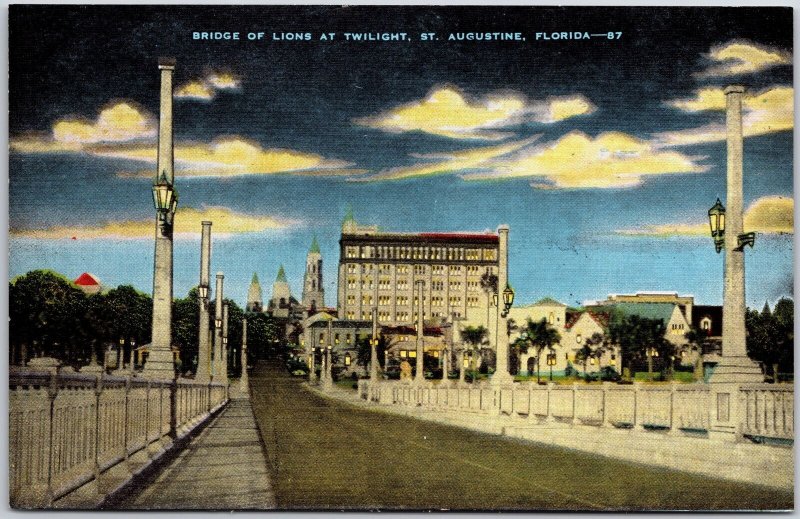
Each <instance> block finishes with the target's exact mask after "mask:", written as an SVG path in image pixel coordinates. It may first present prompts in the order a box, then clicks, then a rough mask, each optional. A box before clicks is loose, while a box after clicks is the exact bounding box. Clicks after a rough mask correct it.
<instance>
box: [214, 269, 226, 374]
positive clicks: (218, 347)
mask: <svg viewBox="0 0 800 519" xmlns="http://www.w3.org/2000/svg"><path fill="white" fill-rule="evenodd" d="M224 282H225V275H224V274H223V273H222V272H217V288H216V291H215V294H214V296H215V301H214V362H213V366H214V372H213V373H212V378H213V380H214V381H215V382H222V381H223V378H222V363H221V362H220V359H222V295H223V288H224Z"/></svg>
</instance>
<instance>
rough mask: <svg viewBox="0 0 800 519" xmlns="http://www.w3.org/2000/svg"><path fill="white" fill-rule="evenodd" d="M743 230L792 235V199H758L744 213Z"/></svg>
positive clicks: (767, 197) (769, 197) (766, 197)
mask: <svg viewBox="0 0 800 519" xmlns="http://www.w3.org/2000/svg"><path fill="white" fill-rule="evenodd" d="M744 230H745V231H757V232H762V233H773V234H779V233H783V234H793V233H794V199H792V198H788V197H783V196H765V197H763V198H759V199H758V200H756V201H755V202H753V204H752V205H751V206H750V207H748V208H747V211H746V212H745V213H744Z"/></svg>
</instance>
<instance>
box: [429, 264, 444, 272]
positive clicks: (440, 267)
mask: <svg viewBox="0 0 800 519" xmlns="http://www.w3.org/2000/svg"><path fill="white" fill-rule="evenodd" d="M431 270H432V271H433V274H444V265H434V266H432V267H431Z"/></svg>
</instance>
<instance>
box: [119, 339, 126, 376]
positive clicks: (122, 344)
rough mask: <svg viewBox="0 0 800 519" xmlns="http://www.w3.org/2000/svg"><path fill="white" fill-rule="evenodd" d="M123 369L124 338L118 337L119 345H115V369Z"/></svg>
mask: <svg viewBox="0 0 800 519" xmlns="http://www.w3.org/2000/svg"><path fill="white" fill-rule="evenodd" d="M123 369H125V338H124V337H120V338H119V346H117V371H122V370H123Z"/></svg>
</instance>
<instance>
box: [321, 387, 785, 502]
mask: <svg viewBox="0 0 800 519" xmlns="http://www.w3.org/2000/svg"><path fill="white" fill-rule="evenodd" d="M312 389H313V390H315V391H317V392H319V393H320V394H322V395H325V396H328V397H329V398H336V399H338V400H342V401H346V402H348V403H350V404H353V405H356V406H359V407H363V408H366V409H370V410H373V411H376V412H386V413H392V414H398V415H405V416H409V417H413V418H419V419H420V420H428V421H432V422H437V423H442V424H447V425H453V426H456V427H462V428H465V429H470V430H475V431H481V432H485V433H490V434H497V435H503V436H507V437H510V438H519V439H521V440H528V441H532V442H537V443H542V444H546V445H556V446H559V447H565V448H568V449H574V450H577V451H582V452H587V453H592V454H598V455H601V456H607V457H610V458H615V459H622V460H625V461H630V462H634V463H642V464H645V465H650V466H656V467H664V468H669V469H674V470H680V471H684V472H689V473H694V474H703V475H706V476H711V477H715V478H724V479H729V480H733V481H739V482H742V483H750V484H756V485H765V486H769V487H772V488H777V489H781V490H792V489H793V488H794V449H793V448H791V447H774V446H768V445H757V444H753V443H745V442H741V443H723V442H714V441H712V440H709V439H707V438H703V437H691V436H686V435H681V434H679V435H671V434H667V433H664V432H656V431H635V430H632V429H616V428H601V427H595V426H590V425H572V424H569V423H564V422H550V423H540V422H538V421H537V420H531V419H525V418H519V417H517V418H512V417H509V416H498V415H494V416H492V415H487V414H483V413H480V414H479V413H475V412H469V411H457V410H453V409H442V408H430V407H428V408H425V407H408V406H403V405H397V404H395V405H382V404H377V403H374V402H368V401H366V400H363V399H360V398H359V397H358V394H357V393H356V392H355V391H344V390H341V389H338V388H336V389H334V390H332V391H329V392H326V393H324V392H322V391H320V390H319V389H318V388H315V387H312Z"/></svg>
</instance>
